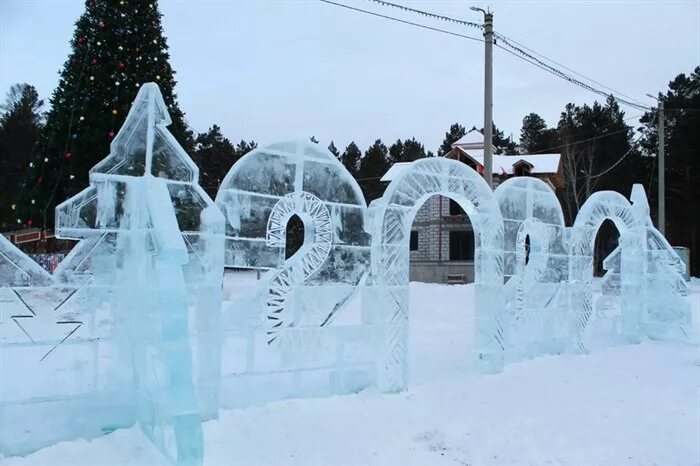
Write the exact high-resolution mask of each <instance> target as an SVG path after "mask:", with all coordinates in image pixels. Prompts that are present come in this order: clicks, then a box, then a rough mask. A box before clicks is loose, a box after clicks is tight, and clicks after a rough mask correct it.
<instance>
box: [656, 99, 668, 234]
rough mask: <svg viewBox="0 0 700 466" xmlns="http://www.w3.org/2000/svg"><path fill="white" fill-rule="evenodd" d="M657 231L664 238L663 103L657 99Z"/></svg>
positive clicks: (664, 165)
mask: <svg viewBox="0 0 700 466" xmlns="http://www.w3.org/2000/svg"><path fill="white" fill-rule="evenodd" d="M658 130H659V135H658V137H659V155H658V157H659V222H658V223H659V225H658V226H659V231H660V232H661V234H662V235H663V236H666V157H665V155H666V153H665V152H666V148H665V147H664V142H665V141H664V102H663V101H662V100H661V99H659V125H658Z"/></svg>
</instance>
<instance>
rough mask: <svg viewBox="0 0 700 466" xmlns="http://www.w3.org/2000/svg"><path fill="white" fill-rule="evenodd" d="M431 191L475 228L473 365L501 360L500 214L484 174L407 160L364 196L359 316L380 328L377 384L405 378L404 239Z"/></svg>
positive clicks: (492, 366) (484, 367)
mask: <svg viewBox="0 0 700 466" xmlns="http://www.w3.org/2000/svg"><path fill="white" fill-rule="evenodd" d="M436 194H439V195H442V196H446V197H449V198H451V199H453V200H454V201H456V202H458V203H459V205H460V206H461V207H462V209H464V211H465V212H466V213H467V215H469V218H470V220H471V222H472V225H473V226H474V234H475V253H474V261H475V271H476V275H475V284H474V286H475V306H474V312H475V316H474V319H475V329H476V330H475V346H476V351H475V353H476V355H477V361H476V365H477V367H478V368H479V369H480V370H481V371H483V372H495V371H499V370H501V368H502V366H503V345H504V342H503V328H502V323H501V312H502V307H503V300H502V293H501V291H502V288H503V279H504V276H503V219H502V216H501V211H500V209H499V207H498V203H497V202H496V198H495V196H494V194H493V192H492V191H491V188H490V187H489V186H488V185H487V184H486V182H485V181H484V179H483V178H482V177H481V175H479V174H478V173H477V172H475V171H474V170H473V169H471V168H470V167H469V166H467V165H465V164H463V163H460V162H457V161H454V160H448V159H443V158H429V159H422V160H418V161H416V162H413V163H412V164H411V165H410V166H408V167H407V168H406V170H405V171H403V172H402V173H401V174H400V175H399V176H398V177H397V178H395V179H394V180H393V181H392V182H391V184H389V186H388V187H387V189H386V191H385V192H384V195H383V196H382V197H381V198H380V199H377V200H375V201H373V202H372V203H371V204H370V208H369V211H370V218H371V219H372V269H371V270H372V272H371V283H370V286H369V287H368V289H367V293H368V299H369V300H370V303H371V304H370V305H369V307H368V309H367V312H366V313H365V314H366V318H367V319H369V321H370V323H371V324H372V325H374V326H376V327H377V328H378V329H379V331H380V332H381V340H382V346H381V348H380V352H379V354H378V358H379V360H378V371H379V374H378V378H379V379H378V382H379V386H380V388H381V389H382V390H383V391H389V392H391V391H399V390H404V389H405V388H406V385H407V378H406V374H407V350H408V349H407V327H408V311H409V309H408V280H409V240H410V233H411V223H412V222H413V218H414V217H415V215H416V213H417V212H418V209H420V207H421V206H422V205H423V203H424V202H425V201H426V199H428V198H429V197H431V196H434V195H436Z"/></svg>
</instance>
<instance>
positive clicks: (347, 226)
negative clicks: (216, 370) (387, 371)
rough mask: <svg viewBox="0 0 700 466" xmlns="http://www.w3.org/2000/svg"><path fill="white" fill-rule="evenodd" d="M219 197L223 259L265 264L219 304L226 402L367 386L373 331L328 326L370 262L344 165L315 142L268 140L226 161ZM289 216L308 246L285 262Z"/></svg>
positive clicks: (358, 195)
mask: <svg viewBox="0 0 700 466" xmlns="http://www.w3.org/2000/svg"><path fill="white" fill-rule="evenodd" d="M216 204H217V205H218V206H219V208H220V209H221V211H222V212H223V213H224V216H225V218H226V246H225V248H226V251H225V257H226V261H225V262H226V266H229V267H238V268H251V269H266V270H268V272H267V273H266V274H265V275H264V276H263V278H262V280H260V281H259V282H258V285H257V286H256V287H255V289H253V290H251V291H250V292H249V293H248V294H247V296H245V297H244V298H242V299H240V300H238V301H236V302H234V303H232V304H231V305H230V306H228V307H225V308H224V310H223V317H222V318H223V329H224V342H223V349H222V358H223V359H222V382H221V383H222V405H223V406H229V407H230V406H243V405H249V404H254V403H260V402H264V401H268V400H273V399H281V398H287V397H300V396H316V395H322V394H334V393H347V392H349V391H354V390H357V389H358V388H361V387H363V386H366V385H369V384H371V383H373V380H374V376H373V374H374V370H373V360H372V357H371V348H370V345H371V339H370V338H369V331H370V329H369V328H368V327H367V326H363V325H360V324H358V325H331V324H332V323H333V320H334V319H335V317H336V316H337V315H338V314H339V313H340V312H341V311H342V310H343V308H344V306H345V305H346V303H347V302H348V300H349V299H350V298H351V297H352V296H353V294H354V293H355V291H356V289H357V287H358V285H359V283H360V280H361V279H362V277H363V276H364V275H365V273H366V271H367V269H368V265H369V234H368V233H367V232H366V231H365V224H364V222H365V220H364V218H365V211H366V205H365V202H364V198H363V196H362V191H361V190H360V187H359V186H358V185H357V182H355V180H354V179H353V178H352V176H351V175H350V173H348V172H347V170H346V169H345V167H343V165H342V164H341V163H340V162H339V161H338V160H337V159H336V158H335V157H334V156H333V154H331V153H330V152H328V151H327V150H323V149H321V148H320V147H319V146H317V145H316V144H311V143H302V142H298V143H297V142H280V143H276V144H272V145H270V146H267V147H264V148H260V149H257V150H254V151H252V152H250V153H249V154H246V155H245V156H244V157H243V158H242V159H241V160H239V161H238V162H237V163H236V164H235V165H234V166H233V167H232V168H231V170H230V171H229V173H228V175H227V176H226V178H225V179H224V181H223V182H222V185H221V188H220V190H219V192H218V194H217V197H216ZM295 215H296V216H298V217H299V218H300V219H301V220H302V222H303V227H304V243H303V246H302V247H301V248H300V249H299V250H298V251H297V252H296V253H295V254H294V255H293V256H292V257H290V258H289V259H287V260H285V252H286V250H285V245H286V233H287V225H288V222H289V220H290V219H291V218H292V217H293V216H295Z"/></svg>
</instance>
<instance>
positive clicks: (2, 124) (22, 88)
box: [0, 84, 44, 231]
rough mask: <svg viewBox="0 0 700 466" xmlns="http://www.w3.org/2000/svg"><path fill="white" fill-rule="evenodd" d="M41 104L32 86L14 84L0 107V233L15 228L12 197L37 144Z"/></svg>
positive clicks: (41, 120)
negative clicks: (0, 114) (0, 111)
mask: <svg viewBox="0 0 700 466" xmlns="http://www.w3.org/2000/svg"><path fill="white" fill-rule="evenodd" d="M43 105H44V101H43V100H41V99H39V94H38V93H37V91H36V89H35V88H34V86H30V85H29V84H15V85H14V86H12V87H11V88H10V91H9V92H8V93H7V100H6V102H5V104H3V105H2V106H0V109H1V110H2V112H3V113H2V116H0V174H2V175H1V176H0V231H7V230H9V229H11V228H16V227H17V226H18V225H17V211H16V208H17V207H16V205H15V196H16V193H17V192H18V190H19V189H20V184H21V183H22V180H23V179H24V176H25V170H26V167H27V165H28V164H29V163H30V162H31V160H32V155H33V154H34V151H35V150H36V144H37V143H38V142H39V137H40V135H41V128H42V125H43V113H42V107H43ZM20 223H21V222H20Z"/></svg>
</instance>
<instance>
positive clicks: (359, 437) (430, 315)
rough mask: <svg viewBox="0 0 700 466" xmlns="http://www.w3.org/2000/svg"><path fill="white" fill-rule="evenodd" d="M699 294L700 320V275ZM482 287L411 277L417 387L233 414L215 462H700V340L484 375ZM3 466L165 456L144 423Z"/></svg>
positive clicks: (220, 433)
mask: <svg viewBox="0 0 700 466" xmlns="http://www.w3.org/2000/svg"><path fill="white" fill-rule="evenodd" d="M228 290H229V292H231V293H232V294H234V295H235V294H236V293H237V291H236V289H235V286H234V287H229V288H228ZM692 291H693V295H692V299H693V306H694V308H695V316H696V317H697V316H698V315H699V314H700V280H694V281H693V283H692ZM472 292H473V289H472V287H471V286H470V285H463V286H444V285H429V284H421V283H412V284H411V324H410V325H411V327H410V355H411V366H410V367H411V375H410V389H409V390H408V391H407V392H405V393H400V394H396V395H383V394H380V393H378V392H376V391H374V390H368V391H365V392H362V393H359V394H357V395H351V396H337V397H332V398H325V399H313V400H287V401H281V402H275V403H270V404H268V405H266V406H263V407H256V408H247V409H241V410H231V411H223V412H222V413H221V418H220V419H219V420H217V421H211V422H207V423H205V424H204V436H205V442H206V453H205V455H206V456H205V465H206V466H224V465H256V466H257V465H260V466H263V465H275V466H278V465H299V466H302V465H303V466H312V465H319V466H320V465H324V466H326V465H348V466H349V465H363V466H366V465H376V466H380V465H381V466H399V465H400V466H410V465H416V466H418V465H420V466H426V465H431V466H432V465H435V466H442V465H445V466H447V465H470V466H478V465H538V466H539V465H576V466H582V465H586V466H591V465H615V466H620V465H635V466H642V465H649V466H652V465H657V466H675V465H677V466H691V465H700V354H699V350H698V348H697V347H695V348H693V347H687V346H674V345H668V344H659V343H652V342H645V343H643V344H640V345H635V346H625V347H616V348H609V349H606V350H600V351H597V352H594V353H591V354H589V355H585V356H552V357H543V358H538V359H534V360H531V361H527V362H523V363H518V364H511V365H509V366H507V367H506V370H505V371H504V372H503V373H501V374H496V375H490V376H482V375H477V374H473V373H471V372H470V360H471V359H470V356H471V355H470V352H471V328H472V325H471V302H472ZM695 324H696V325H697V324H698V320H697V318H696V322H695ZM0 464H2V465H6V466H39V465H42V466H44V465H45V466H82V465H85V466H97V465H100V466H101V465H105V466H107V465H109V466H145V465H149V466H150V465H159V464H161V460H160V459H159V457H158V454H157V452H155V451H154V449H153V447H151V446H150V445H149V443H148V441H147V440H146V439H145V438H144V437H143V435H142V434H141V433H140V432H139V430H138V428H132V429H126V430H120V431H116V432H114V433H112V434H110V435H107V436H105V437H102V438H99V439H95V440H93V441H85V440H76V441H72V442H64V443H60V444H57V445H54V446H51V447H48V448H45V449H43V450H40V451H38V452H35V453H33V454H31V455H29V456H27V457H25V458H3V459H0Z"/></svg>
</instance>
